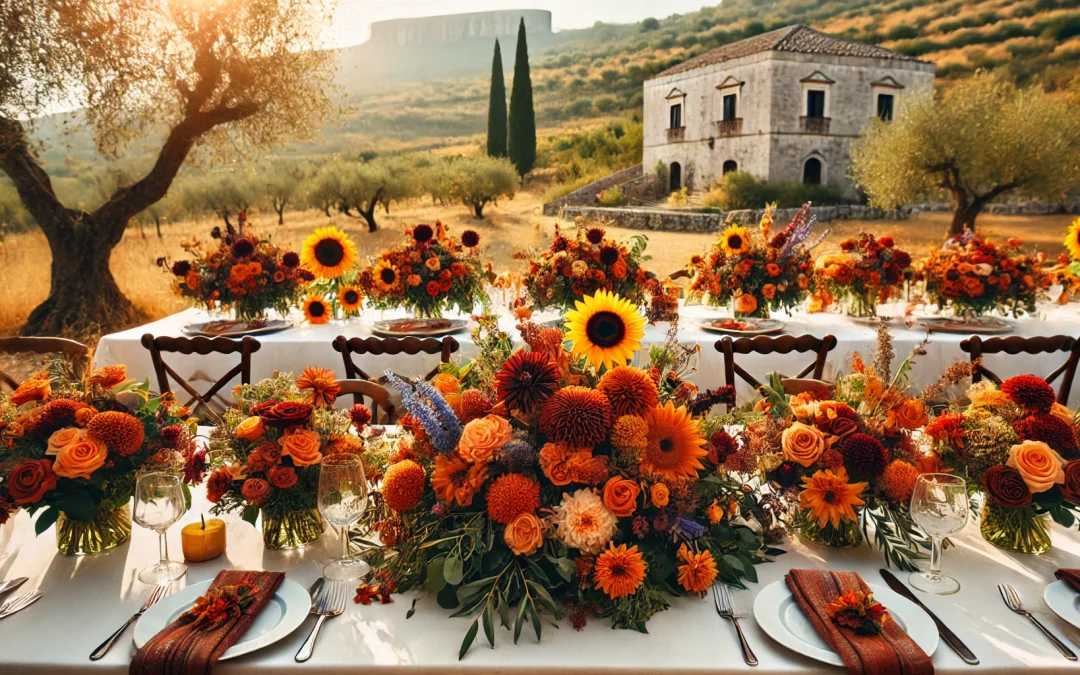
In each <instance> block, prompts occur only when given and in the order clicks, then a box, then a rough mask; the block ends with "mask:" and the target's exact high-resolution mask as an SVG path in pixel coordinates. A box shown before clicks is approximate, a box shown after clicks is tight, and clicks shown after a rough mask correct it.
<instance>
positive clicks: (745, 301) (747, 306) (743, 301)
mask: <svg viewBox="0 0 1080 675" xmlns="http://www.w3.org/2000/svg"><path fill="white" fill-rule="evenodd" d="M735 311H736V312H738V313H739V314H753V313H754V312H756V311H757V298H755V297H754V296H753V295H751V294H750V293H743V294H742V295H740V296H738V297H736V298H735Z"/></svg>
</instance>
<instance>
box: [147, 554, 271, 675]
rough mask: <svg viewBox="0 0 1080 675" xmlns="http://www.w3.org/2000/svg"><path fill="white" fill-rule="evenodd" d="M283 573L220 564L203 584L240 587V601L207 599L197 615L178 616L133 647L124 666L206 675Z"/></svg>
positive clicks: (151, 672)
mask: <svg viewBox="0 0 1080 675" xmlns="http://www.w3.org/2000/svg"><path fill="white" fill-rule="evenodd" d="M284 579H285V574H284V573H283V572H244V571H240V570H222V571H221V572H219V573H218V575H217V577H215V578H214V583H212V584H210V588H209V589H207V596H211V595H214V594H215V593H222V592H224V593H229V594H235V593H236V591H237V589H240V595H239V597H240V598H241V602H239V603H237V604H235V605H234V606H232V607H231V608H230V607H229V604H228V603H226V602H222V601H218V602H216V603H214V602H211V603H210V604H209V605H207V606H204V607H203V609H205V610H207V611H205V612H204V613H203V615H202V618H201V619H197V620H191V617H187V614H185V616H182V617H180V618H179V619H177V620H176V621H174V622H172V623H171V624H169V625H168V626H166V627H165V628H163V629H162V630H161V632H160V633H158V634H157V635H155V636H154V637H152V638H150V640H149V641H148V642H147V643H146V644H145V645H143V647H142V649H140V650H139V651H138V652H136V653H135V658H134V659H132V661H131V668H130V669H129V670H128V672H129V673H130V674H131V675H209V673H210V672H212V671H213V668H214V663H216V662H217V660H218V659H219V658H220V657H221V655H222V654H224V653H225V651H226V650H228V649H229V647H232V646H233V645H234V644H236V643H237V641H239V640H240V638H241V637H243V635H244V633H245V632H246V631H247V629H248V628H250V627H251V624H252V623H253V622H254V621H255V617H256V616H258V615H259V612H260V611H262V609H263V607H265V606H266V603H267V602H269V601H270V598H272V597H274V593H275V592H276V591H277V588H278V586H280V585H281V582H282V581H283V580H284ZM249 591H250V592H249ZM207 596H204V597H207ZM229 597H234V595H230V596H229ZM185 617H187V618H185Z"/></svg>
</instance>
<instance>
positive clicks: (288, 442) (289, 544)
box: [206, 368, 371, 550]
mask: <svg viewBox="0 0 1080 675" xmlns="http://www.w3.org/2000/svg"><path fill="white" fill-rule="evenodd" d="M339 391H340V386H339V385H338V383H337V379H336V378H335V376H334V373H333V372H332V371H330V370H327V369H325V368H306V369H304V372H303V373H301V374H300V376H299V377H297V378H296V379H293V376H292V374H278V375H276V376H275V377H273V378H271V379H267V380H263V381H262V382H258V383H255V384H246V385H242V386H240V387H238V389H237V391H236V407H234V408H229V409H228V410H226V411H225V414H224V415H223V416H222V417H221V420H220V422H219V423H218V424H217V426H215V427H214V429H213V431H212V432H211V436H210V438H211V442H210V449H211V453H210V463H209V464H210V469H211V473H210V475H209V477H208V478H207V482H206V497H207V499H208V500H210V502H212V503H213V504H214V506H213V507H212V509H211V511H212V512H213V513H215V514H218V513H229V512H234V511H239V512H240V515H241V517H242V518H243V519H244V520H246V521H247V522H249V523H251V524H252V525H254V524H255V521H256V519H257V518H258V517H259V516H260V515H262V533H263V543H264V544H265V545H266V547H267V548H268V549H274V550H279V549H289V548H297V547H300V546H304V545H306V544H310V543H312V542H313V541H315V540H316V539H318V538H319V535H321V534H322V533H323V530H324V529H325V527H326V525H325V523H324V522H323V519H322V516H321V515H320V514H319V508H318V487H319V465H320V463H321V462H322V459H323V456H324V455H331V454H337V453H360V452H362V451H363V449H364V445H363V442H362V441H361V440H360V439H359V438H358V437H357V436H356V435H354V434H352V433H350V427H351V425H352V419H351V418H354V417H355V418H357V420H358V421H361V426H363V425H366V424H367V422H368V421H370V419H371V411H370V410H367V408H366V407H364V406H354V409H353V410H350V411H341V410H337V409H335V408H334V401H335V399H336V398H337V394H338V392H339ZM365 411H366V417H365Z"/></svg>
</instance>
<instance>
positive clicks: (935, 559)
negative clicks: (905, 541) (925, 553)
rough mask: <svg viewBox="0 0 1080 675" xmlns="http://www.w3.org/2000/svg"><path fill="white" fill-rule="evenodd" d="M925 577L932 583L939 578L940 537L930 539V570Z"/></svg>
mask: <svg viewBox="0 0 1080 675" xmlns="http://www.w3.org/2000/svg"><path fill="white" fill-rule="evenodd" d="M926 576H927V578H928V579H930V580H932V581H937V580H938V579H940V578H941V537H931V538H930V570H929V571H928V572H927V573H926Z"/></svg>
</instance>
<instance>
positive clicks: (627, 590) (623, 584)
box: [593, 544, 648, 600]
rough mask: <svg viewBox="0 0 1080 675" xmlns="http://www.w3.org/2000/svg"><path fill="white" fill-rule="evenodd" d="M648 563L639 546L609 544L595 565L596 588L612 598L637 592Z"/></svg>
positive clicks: (643, 578) (643, 579)
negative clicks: (628, 546)
mask: <svg viewBox="0 0 1080 675" xmlns="http://www.w3.org/2000/svg"><path fill="white" fill-rule="evenodd" d="M647 569H648V565H647V564H646V563H645V559H644V558H643V557H642V555H641V551H639V550H638V547H637V546H631V547H630V548H627V547H626V544H620V545H618V546H615V545H613V544H609V545H608V549H607V550H606V551H604V552H603V553H601V554H600V555H599V557H597V559H596V565H594V566H593V578H594V579H595V580H596V588H597V589H598V590H602V591H604V593H606V594H607V596H608V597H609V598H611V599H612V600H615V599H618V598H621V597H624V596H627V595H633V594H634V593H637V589H638V588H640V587H641V584H642V582H644V581H645V570H647Z"/></svg>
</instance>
